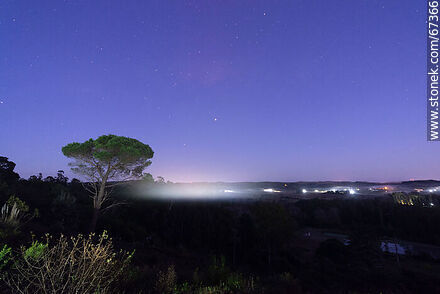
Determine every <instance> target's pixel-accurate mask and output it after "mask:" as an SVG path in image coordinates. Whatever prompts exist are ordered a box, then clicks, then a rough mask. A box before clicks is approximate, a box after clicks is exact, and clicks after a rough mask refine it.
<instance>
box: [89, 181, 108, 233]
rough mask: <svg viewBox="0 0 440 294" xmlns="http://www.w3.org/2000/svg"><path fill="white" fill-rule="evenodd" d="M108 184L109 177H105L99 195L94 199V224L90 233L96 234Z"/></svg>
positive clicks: (92, 223)
mask: <svg viewBox="0 0 440 294" xmlns="http://www.w3.org/2000/svg"><path fill="white" fill-rule="evenodd" d="M106 182H107V175H106V176H105V177H104V179H103V181H102V182H101V186H100V188H99V192H98V195H95V197H94V199H93V215H92V222H91V223H90V233H93V232H95V229H96V224H97V222H98V218H99V211H100V210H101V205H102V202H103V201H104V193H105V184H106Z"/></svg>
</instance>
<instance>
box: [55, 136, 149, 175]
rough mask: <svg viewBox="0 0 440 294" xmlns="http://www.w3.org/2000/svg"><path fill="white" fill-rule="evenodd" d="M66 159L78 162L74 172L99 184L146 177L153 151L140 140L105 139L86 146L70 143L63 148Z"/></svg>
mask: <svg viewBox="0 0 440 294" xmlns="http://www.w3.org/2000/svg"><path fill="white" fill-rule="evenodd" d="M62 152H63V154H64V155H65V156H67V157H69V158H73V159H75V160H77V162H76V163H73V164H72V165H73V166H74V167H73V168H72V170H73V171H74V172H77V173H79V174H82V175H86V176H88V177H89V178H90V179H91V180H95V181H98V180H99V179H103V178H104V177H106V176H107V178H108V179H111V178H118V177H119V176H130V175H131V176H135V177H140V176H142V171H143V170H144V169H145V168H146V167H148V166H149V165H150V164H151V161H150V160H149V159H151V158H152V157H153V154H154V152H153V150H152V149H151V148H150V146H148V145H146V144H143V143H141V142H139V141H138V140H136V139H132V138H127V137H122V136H115V135H104V136H100V137H99V138H98V139H96V140H93V139H89V140H88V141H85V142H84V143H77V142H75V143H70V144H68V145H66V146H64V147H63V148H62Z"/></svg>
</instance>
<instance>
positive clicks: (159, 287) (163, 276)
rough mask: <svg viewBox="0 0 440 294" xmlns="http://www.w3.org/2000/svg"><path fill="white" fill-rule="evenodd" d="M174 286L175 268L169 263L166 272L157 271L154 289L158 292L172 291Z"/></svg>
mask: <svg viewBox="0 0 440 294" xmlns="http://www.w3.org/2000/svg"><path fill="white" fill-rule="evenodd" d="M175 287H176V270H175V269H174V265H170V266H169V267H168V269H167V271H166V272H162V271H159V274H158V276H157V281H156V285H155V290H156V291H157V292H158V293H162V294H168V293H172V292H173V291H174V289H175Z"/></svg>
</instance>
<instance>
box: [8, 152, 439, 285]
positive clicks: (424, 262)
mask: <svg viewBox="0 0 440 294" xmlns="http://www.w3.org/2000/svg"><path fill="white" fill-rule="evenodd" d="M0 161H1V162H0V201H1V205H2V208H1V220H0V237H1V244H0V248H2V250H1V251H0V271H1V272H0V273H1V291H2V293H379V292H381V293H414V292H418V293H435V292H438V291H440V288H439V286H438V285H439V282H440V275H439V273H440V271H439V269H440V264H439V262H438V260H436V259H434V258H432V257H430V256H428V255H417V256H416V255H410V254H407V255H397V254H392V253H388V252H383V251H382V250H381V248H380V242H381V240H383V239H384V238H394V239H399V240H400V239H401V240H408V241H413V242H420V243H425V244H430V245H433V246H434V245H437V246H440V238H439V236H440V228H439V227H438V223H439V221H440V210H439V209H438V208H437V207H432V208H427V207H423V206H417V205H416V206H408V205H400V204H399V203H397V202H396V201H394V199H393V197H392V196H391V195H390V196H389V197H385V198H384V197H381V198H373V199H363V200H357V199H333V200H322V199H311V200H301V201H297V202H291V203H289V202H286V203H284V202H275V201H270V200H266V201H251V202H236V201H235V202H234V201H215V202H213V201H203V200H198V201H171V200H162V201H160V200H148V199H142V198H139V197H132V196H131V195H130V193H129V191H130V189H129V188H130V186H131V185H134V184H136V183H138V181H129V182H126V183H123V184H122V185H118V186H116V187H115V189H114V191H113V198H114V199H115V201H117V202H118V203H120V205H110V206H109V209H106V210H104V211H102V213H101V215H100V218H99V219H98V221H97V223H96V228H95V229H94V230H93V232H91V231H90V223H91V221H92V218H93V205H92V199H91V198H90V193H89V192H88V191H87V190H86V188H87V186H86V185H85V183H83V182H81V181H79V180H78V179H71V180H70V179H68V178H67V177H66V176H65V175H64V172H63V171H61V170H60V171H58V173H57V175H54V176H46V177H43V176H42V175H41V174H38V175H35V176H31V177H29V178H28V179H23V178H20V176H19V175H18V174H17V173H16V172H15V171H14V168H15V163H14V162H13V161H11V160H9V159H8V158H6V157H1V158H0ZM139 181H145V182H147V183H146V184H147V185H173V184H172V183H165V182H164V180H163V179H159V180H156V181H155V180H153V179H152V178H150V177H146V178H145V179H143V180H139ZM310 230H326V231H329V232H335V233H340V234H346V235H347V236H349V240H350V242H349V244H344V243H343V242H341V241H340V240H338V239H337V238H327V239H326V240H323V241H320V242H307V240H306V239H307V238H306V237H304V231H310ZM315 243H316V244H315Z"/></svg>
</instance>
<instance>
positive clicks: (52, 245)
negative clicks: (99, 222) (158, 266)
mask: <svg viewBox="0 0 440 294" xmlns="http://www.w3.org/2000/svg"><path fill="white" fill-rule="evenodd" d="M132 256H133V253H128V252H122V251H120V252H118V253H116V252H115V250H114V249H113V244H112V240H111V239H110V238H109V237H108V235H107V233H106V232H104V233H102V234H101V235H99V236H98V238H97V239H96V238H95V235H94V234H90V235H89V236H88V237H87V238H85V237H83V236H82V235H78V236H77V237H71V238H70V239H69V238H67V237H65V236H63V235H62V236H61V237H59V238H58V239H56V240H55V241H52V238H51V236H49V235H47V236H46V240H45V242H38V241H34V242H33V243H32V244H31V245H30V246H29V247H27V248H26V247H24V246H22V247H21V249H20V252H19V254H18V255H17V256H15V259H14V261H15V262H14V264H13V266H12V269H11V271H10V273H8V275H7V276H6V282H7V284H8V285H9V286H10V287H11V288H12V289H14V290H15V291H17V292H18V293H97V292H99V293H111V292H113V289H112V287H111V286H112V284H114V282H115V281H117V280H118V278H119V277H120V274H121V273H122V272H123V271H124V269H125V268H126V267H127V265H128V263H129V262H130V260H131V258H132Z"/></svg>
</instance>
